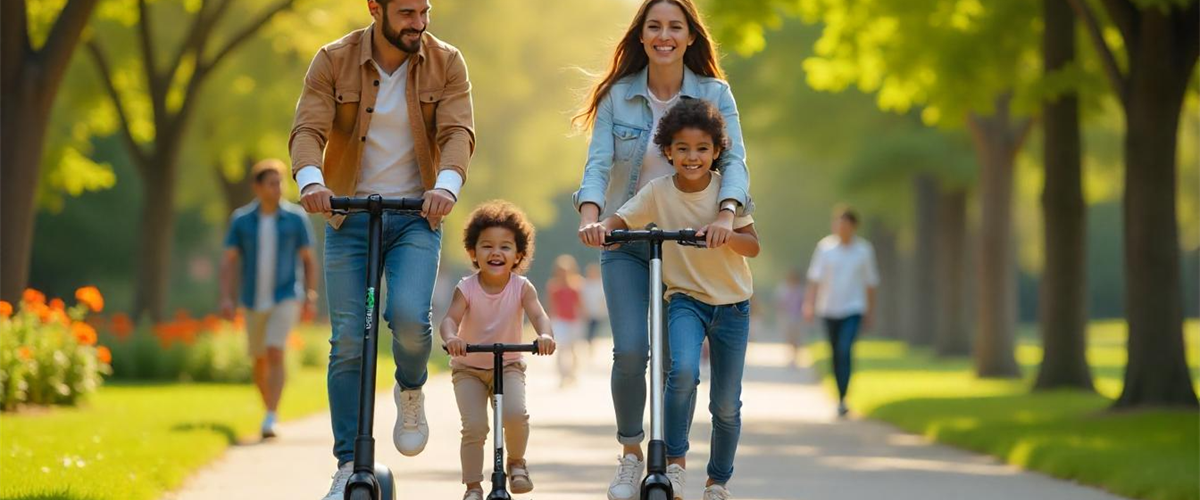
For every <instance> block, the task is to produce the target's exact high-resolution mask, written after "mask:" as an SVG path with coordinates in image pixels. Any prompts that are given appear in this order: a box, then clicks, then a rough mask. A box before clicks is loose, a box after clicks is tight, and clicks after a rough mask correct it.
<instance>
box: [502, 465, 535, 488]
mask: <svg viewBox="0 0 1200 500" xmlns="http://www.w3.org/2000/svg"><path fill="white" fill-rule="evenodd" d="M508 487H509V489H511V490H512V492H513V493H529V492H531V491H533V480H531V479H529V467H528V466H526V465H525V461H524V460H521V461H517V462H509V463H508Z"/></svg>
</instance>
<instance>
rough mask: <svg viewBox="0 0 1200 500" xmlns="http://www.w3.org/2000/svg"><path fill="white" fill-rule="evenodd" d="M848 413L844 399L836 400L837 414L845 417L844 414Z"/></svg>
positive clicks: (848, 409)
mask: <svg viewBox="0 0 1200 500" xmlns="http://www.w3.org/2000/svg"><path fill="white" fill-rule="evenodd" d="M848 413H850V408H847V407H846V402H845V401H839V402H838V407H837V414H838V417H843V418H844V417H845V416H846V415H847V414H848Z"/></svg>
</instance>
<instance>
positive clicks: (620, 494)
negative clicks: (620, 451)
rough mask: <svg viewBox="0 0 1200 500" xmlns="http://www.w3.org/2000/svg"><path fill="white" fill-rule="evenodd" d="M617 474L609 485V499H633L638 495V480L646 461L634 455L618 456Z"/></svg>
mask: <svg viewBox="0 0 1200 500" xmlns="http://www.w3.org/2000/svg"><path fill="white" fill-rule="evenodd" d="M617 462H618V463H619V465H617V475H616V477H613V480H612V482H611V483H609V485H608V500H633V499H635V498H637V497H638V495H639V493H640V492H639V491H638V481H639V480H640V479H641V478H642V470H644V469H645V468H646V462H644V461H641V460H638V458H637V457H636V456H634V455H625V456H624V457H619V458H617Z"/></svg>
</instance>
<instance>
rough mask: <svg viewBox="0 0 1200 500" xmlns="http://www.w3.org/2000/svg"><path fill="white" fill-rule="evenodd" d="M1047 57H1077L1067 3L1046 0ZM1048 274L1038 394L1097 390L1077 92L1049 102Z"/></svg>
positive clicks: (1054, 62)
mask: <svg viewBox="0 0 1200 500" xmlns="http://www.w3.org/2000/svg"><path fill="white" fill-rule="evenodd" d="M1043 7H1044V9H1045V22H1046V28H1045V35H1044V39H1043V46H1042V49H1043V55H1044V57H1045V65H1046V74H1047V75H1049V74H1051V73H1053V72H1055V71H1057V70H1059V69H1060V68H1063V67H1064V66H1067V65H1068V64H1070V63H1071V62H1072V61H1074V59H1075V14H1074V13H1073V12H1071V7H1070V5H1069V4H1067V2H1066V0H1045V2H1044V6H1043ZM1042 117H1043V118H1042V120H1043V124H1042V128H1043V131H1044V133H1045V138H1046V140H1045V146H1044V151H1043V153H1044V155H1045V156H1044V159H1045V182H1046V185H1045V188H1044V189H1043V191H1042V217H1043V219H1044V222H1045V225H1044V233H1043V234H1044V235H1045V244H1046V253H1045V256H1046V261H1045V266H1044V268H1045V270H1044V271H1043V272H1042V281H1041V289H1040V292H1039V297H1038V314H1039V319H1040V321H1039V329H1040V330H1041V337H1042V347H1043V352H1042V364H1041V366H1040V368H1039V369H1038V377H1037V381H1036V382H1035V384H1034V388H1035V389H1054V388H1063V387H1068V388H1077V389H1084V390H1088V391H1091V390H1094V389H1093V386H1092V374H1091V371H1090V370H1089V369H1088V362H1087V268H1086V264H1087V245H1086V241H1087V236H1086V228H1087V224H1086V219H1085V217H1086V212H1085V205H1084V201H1083V181H1082V167H1081V160H1080V155H1081V153H1080V150H1081V143H1080V134H1079V100H1078V96H1077V95H1076V93H1075V92H1069V93H1064V94H1063V95H1060V96H1058V97H1057V99H1054V100H1047V101H1046V102H1044V103H1042Z"/></svg>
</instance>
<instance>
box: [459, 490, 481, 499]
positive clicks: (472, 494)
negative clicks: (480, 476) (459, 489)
mask: <svg viewBox="0 0 1200 500" xmlns="http://www.w3.org/2000/svg"><path fill="white" fill-rule="evenodd" d="M463 500H483V490H467V492H466V493H465V494H464V495H463Z"/></svg>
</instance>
